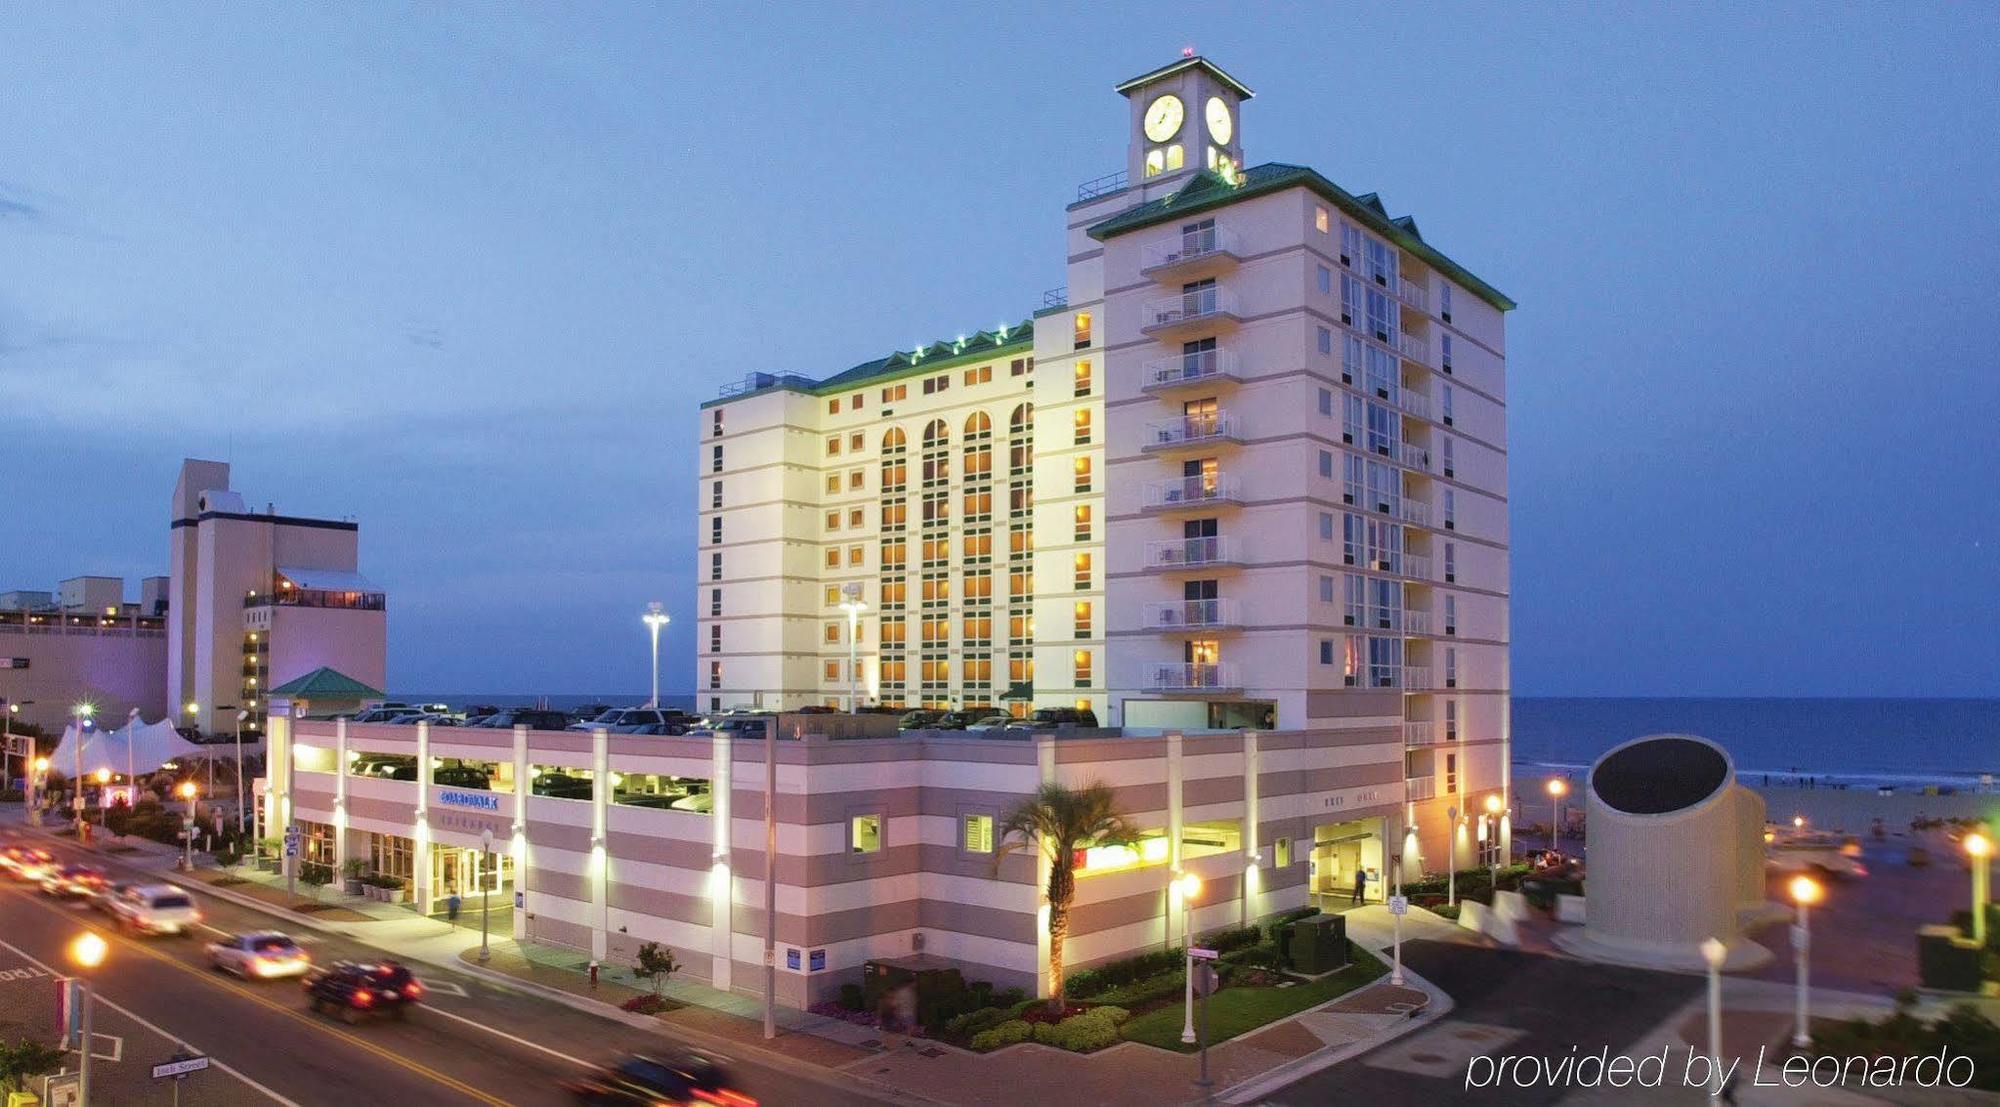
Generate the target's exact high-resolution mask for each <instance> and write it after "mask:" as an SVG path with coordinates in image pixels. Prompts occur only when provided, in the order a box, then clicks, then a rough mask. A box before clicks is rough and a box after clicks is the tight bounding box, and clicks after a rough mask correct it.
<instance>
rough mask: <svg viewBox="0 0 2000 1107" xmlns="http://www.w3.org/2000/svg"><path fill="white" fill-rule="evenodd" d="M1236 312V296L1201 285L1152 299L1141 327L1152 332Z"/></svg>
mask: <svg viewBox="0 0 2000 1107" xmlns="http://www.w3.org/2000/svg"><path fill="white" fill-rule="evenodd" d="M1235 315H1236V299H1235V297H1233V296H1231V295H1229V294H1228V293H1227V292H1224V291H1223V290H1222V289H1220V288H1199V289H1196V290H1194V291H1192V292H1183V293H1181V294H1180V295H1178V296H1169V297H1167V298H1165V299H1162V300H1148V301H1147V302H1146V310H1145V314H1143V315H1141V316H1140V317H1139V329H1140V330H1142V331H1146V332H1149V333H1150V332H1153V331H1159V330H1169V329H1172V328H1175V327H1180V326H1184V325H1187V324H1190V323H1201V322H1206V321H1208V320H1213V319H1226V318H1234V317H1235Z"/></svg>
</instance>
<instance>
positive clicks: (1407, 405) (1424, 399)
mask: <svg viewBox="0 0 2000 1107" xmlns="http://www.w3.org/2000/svg"><path fill="white" fill-rule="evenodd" d="M1394 398H1395V402H1396V406H1397V407H1399V408H1402V409H1403V410H1404V411H1406V412H1408V413H1409V414H1411V415H1414V416H1416V417H1417V418H1419V419H1428V418H1430V417H1431V398H1430V397H1429V396H1426V395H1424V394H1423V393H1421V392H1416V391H1412V390H1411V389H1408V388H1398V389H1396V390H1395V392H1394Z"/></svg>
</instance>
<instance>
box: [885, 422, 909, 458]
mask: <svg viewBox="0 0 2000 1107" xmlns="http://www.w3.org/2000/svg"><path fill="white" fill-rule="evenodd" d="M904 442H905V439H904V437H903V428H901V427H890V428H889V433H887V434H885V435H883V436H882V452H883V453H885V454H886V453H888V452H889V451H890V450H900V449H902V448H903V445H904Z"/></svg>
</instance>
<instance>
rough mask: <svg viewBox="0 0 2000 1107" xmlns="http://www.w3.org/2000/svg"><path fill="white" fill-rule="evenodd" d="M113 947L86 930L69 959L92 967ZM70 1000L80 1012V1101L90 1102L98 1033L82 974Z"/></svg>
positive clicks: (74, 982) (75, 941)
mask: <svg viewBox="0 0 2000 1107" xmlns="http://www.w3.org/2000/svg"><path fill="white" fill-rule="evenodd" d="M110 950H111V947H110V946H109V945H108V944H106V943H105V941H104V939H103V938H102V937H101V936H99V935H98V933H97V932H96V931H94V930H86V931H84V932H83V933H81V934H79V935H77V936H76V937H75V938H74V939H72V940H71V941H70V943H69V959H70V962H71V963H72V964H74V965H76V967H77V968H79V969H83V970H90V969H94V968H96V967H98V966H99V965H102V964H103V963H104V958H105V956H106V954H108V953H109V952H110ZM70 986H71V992H70V1002H71V1003H73V1004H74V1005H75V1007H74V1010H75V1011H76V1012H77V1043H76V1044H77V1054H78V1056H79V1058H80V1060H79V1062H78V1067H77V1077H76V1101H77V1102H78V1103H83V1104H88V1103H89V1102H90V1054H91V1048H90V1047H91V1043H92V1042H93V1041H94V1040H95V1035H93V1034H92V1033H91V1030H90V1022H91V1018H90V1016H91V1007H92V1006H93V1005H94V1003H95V1001H94V999H93V998H92V996H91V994H90V982H89V981H88V980H86V979H84V978H83V977H81V976H77V977H73V978H72V979H71V981H70Z"/></svg>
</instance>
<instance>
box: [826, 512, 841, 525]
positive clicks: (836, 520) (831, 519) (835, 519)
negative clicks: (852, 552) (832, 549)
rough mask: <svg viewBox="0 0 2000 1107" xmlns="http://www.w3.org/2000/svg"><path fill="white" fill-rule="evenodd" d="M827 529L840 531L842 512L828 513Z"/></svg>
mask: <svg viewBox="0 0 2000 1107" xmlns="http://www.w3.org/2000/svg"><path fill="white" fill-rule="evenodd" d="M826 529H828V530H839V529H840V512H838V511H829V512H827V513H826Z"/></svg>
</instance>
